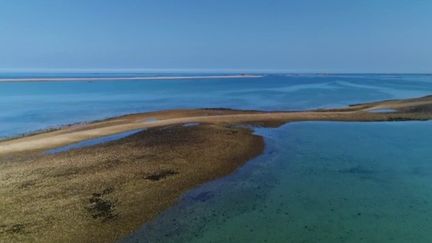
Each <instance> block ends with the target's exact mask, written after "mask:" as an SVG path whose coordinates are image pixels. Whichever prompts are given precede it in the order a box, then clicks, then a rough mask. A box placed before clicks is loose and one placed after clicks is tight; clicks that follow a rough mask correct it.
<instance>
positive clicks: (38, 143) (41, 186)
mask: <svg viewBox="0 0 432 243" xmlns="http://www.w3.org/2000/svg"><path fill="white" fill-rule="evenodd" d="M377 109H391V111H392V112H373V111H374V110H377ZM384 111H385V110H384ZM429 119H432V96H428V97H422V98H416V99H407V100H389V101H382V102H374V103H367V104H358V105H352V106H349V107H346V108H342V109H320V110H310V111H301V112H260V111H239V110H230V109H197V110H170V111H160V112H151V113H142V114H132V115H126V116H121V117H116V118H111V119H107V120H103V121H97V122H93V123H87V124H77V125H72V126H66V127H64V128H61V129H58V130H54V131H48V132H45V133H38V134H34V135H30V136H25V137H21V138H16V139H10V140H6V141H2V142H0V195H1V200H0V218H1V222H0V241H1V242H3V241H4V242H17V241H19V242H22V241H27V242H112V241H115V240H118V239H120V238H122V237H124V236H125V235H127V234H129V233H131V232H133V231H134V230H136V229H137V228H139V227H140V226H141V225H142V224H144V223H145V222H148V221H149V220H151V219H153V218H154V217H156V216H157V215H158V214H159V213H161V212H162V211H163V210H165V209H166V208H168V207H170V206H171V205H172V204H173V203H175V201H176V200H177V199H178V198H179V196H180V195H181V194H182V193H184V192H185V191H186V190H189V189H191V188H193V187H195V186H197V185H199V184H202V183H204V182H206V181H209V180H213V179H215V178H218V177H221V176H225V175H228V174H230V173H232V172H233V171H234V170H235V169H236V168H238V167H239V166H241V165H242V164H243V163H245V162H246V161H248V160H250V159H252V158H254V157H256V156H258V155H259V154H261V153H262V151H263V149H264V141H263V138H262V137H260V136H257V135H254V134H253V133H252V131H251V130H250V129H247V128H242V126H237V125H239V124H250V125H259V126H266V127H275V126H279V125H281V124H283V123H286V122H292V121H312V120H315V121H321V120H322V121H324V120H325V121H365V122H367V121H401V120H429ZM184 124H195V125H194V126H184ZM144 128H147V129H145V130H143V131H141V132H138V133H136V134H133V135H131V136H129V137H126V138H122V139H120V140H116V141H111V142H108V143H105V144H99V145H95V146H91V147H85V148H79V149H75V150H70V151H66V152H61V153H56V154H51V155H47V154H45V152H46V151H47V150H48V149H52V148H55V147H59V146H63V145H67V144H70V143H75V142H80V141H83V140H85V139H90V138H97V137H100V136H106V135H110V134H116V133H119V132H125V131H131V130H135V129H144Z"/></svg>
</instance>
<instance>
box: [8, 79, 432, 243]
mask: <svg viewBox="0 0 432 243" xmlns="http://www.w3.org/2000/svg"><path fill="white" fill-rule="evenodd" d="M9 76H13V75H9ZM27 76H29V77H32V76H31V75H27ZM0 78H1V76H0ZM431 91H432V76H430V75H266V76H265V77H263V78H258V79H218V80H204V79H203V80H157V81H152V80H146V81H103V82H61V83H60V82H59V83H56V82H37V83H0V110H1V111H2V112H1V113H0V137H8V136H16V135H19V134H21V133H25V132H31V131H34V130H36V129H43V128H48V127H53V126H58V125H61V124H66V123H71V122H80V121H89V120H95V119H101V118H106V117H110V116H115V115H120V114H127V113H133V112H143V111H154V110H161V109H172V108H202V107H226V108H242V109H262V110H299V109H311V108H320V107H335V106H336V107H338V106H344V105H348V104H352V103H360V102H368V101H375V100H382V99H393V98H409V97H418V96H423V95H428V94H431V93H432V92H431ZM378 112H379V111H378ZM256 133H258V134H261V135H263V136H264V138H265V140H266V152H265V153H264V154H263V155H261V156H259V157H257V158H256V159H254V160H251V161H249V162H248V163H246V164H245V165H244V166H243V167H241V168H240V169H239V170H237V171H236V172H235V173H233V174H232V175H230V176H227V177H225V178H221V179H218V180H216V181H212V182H209V183H206V184H204V185H202V186H199V187H197V188H195V189H193V190H191V191H189V192H187V193H186V194H185V195H183V197H182V198H181V199H180V200H179V202H178V203H177V204H176V205H175V206H174V207H172V208H170V209H168V210H167V211H166V212H165V213H163V214H162V215H161V216H160V217H158V218H156V219H155V220H154V221H152V222H150V223H148V224H146V225H143V227H142V228H141V229H138V230H137V232H136V233H134V234H132V235H131V236H129V237H128V238H126V239H125V241H130V242H136V241H138V242H432V234H430V229H431V228H432V150H431V149H430V144H432V122H384V123H357V122H346V123H341V122H300V123H289V124H286V125H284V126H282V127H280V128H275V129H264V128H257V129H256Z"/></svg>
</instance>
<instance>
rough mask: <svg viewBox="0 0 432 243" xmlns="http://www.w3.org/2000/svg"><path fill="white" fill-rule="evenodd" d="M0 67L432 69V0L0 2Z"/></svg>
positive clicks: (409, 70) (427, 70)
mask: <svg viewBox="0 0 432 243" xmlns="http://www.w3.org/2000/svg"><path fill="white" fill-rule="evenodd" d="M0 70H2V71H40V70H43V71H52V70H54V71H55V70H63V71H65V70H71V71H72V70H94V71H96V70H135V71H138V70H142V71H166V70H168V71H170V70H171V71H182V70H183V71H188V70H189V71H200V70H201V71H269V72H270V71H275V72H277V71H283V72H369V73H371V72H374V73H375V72H399V73H407V72H412V73H420V72H429V73H430V72H432V1H430V0H424V1H418V0H417V1H416V0H361V1H350V0H280V1H276V0H261V1H258V0H154V1H150V0H148V1H147V0H140V1H138V0H0Z"/></svg>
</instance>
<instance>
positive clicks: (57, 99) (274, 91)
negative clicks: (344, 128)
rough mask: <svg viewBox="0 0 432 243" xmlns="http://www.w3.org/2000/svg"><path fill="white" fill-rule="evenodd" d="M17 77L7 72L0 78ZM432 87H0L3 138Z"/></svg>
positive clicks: (403, 81)
mask: <svg viewBox="0 0 432 243" xmlns="http://www.w3.org/2000/svg"><path fill="white" fill-rule="evenodd" d="M109 75H113V76H115V74H109ZM116 75H117V76H120V74H116ZM121 75H124V76H134V75H132V74H128V75H126V74H121ZM16 76H17V75H16V74H15V75H13V74H8V75H6V74H3V75H0V78H2V77H3V78H6V77H8V78H10V77H16ZM37 76H53V74H50V75H48V74H45V75H43V74H38V75H37ZM63 76H65V77H74V76H82V74H81V75H79V74H64V75H63ZM92 76H94V77H99V76H106V74H103V75H102V74H92ZM19 77H32V76H31V74H25V75H19ZM430 90H432V76H427V75H332V76H329V75H326V76H324V75H321V76H320V75H300V76H298V75H266V76H265V77H263V78H251V79H217V80H215V79H207V80H206V79H203V80H143V81H136V80H124V81H93V82H86V81H82V82H76V81H73V82H33V83H32V82H27V83H0V111H1V112H0V138H2V137H8V136H15V135H19V134H22V133H27V132H31V131H34V130H38V129H44V128H48V127H53V126H58V125H62V124H69V123H74V122H81V121H89V120H97V119H102V118H107V117H112V116H117V115H121V114H128V113H135V112H144V111H155V110H161V109H172V108H202V107H226V108H242V109H262V110H298V109H307V108H318V107H334V106H344V105H347V104H351V103H358V102H366V101H372V100H380V99H389V98H406V97H415V96H421V95H426V94H428V93H429V91H430Z"/></svg>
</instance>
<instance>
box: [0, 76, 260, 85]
mask: <svg viewBox="0 0 432 243" xmlns="http://www.w3.org/2000/svg"><path fill="white" fill-rule="evenodd" d="M261 77H263V76H262V75H253V74H239V75H214V76H212V75H205V76H144V77H140V76H137V77H70V78H65V77H46V78H0V83H1V82H62V81H115V80H176V79H225V78H261Z"/></svg>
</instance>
